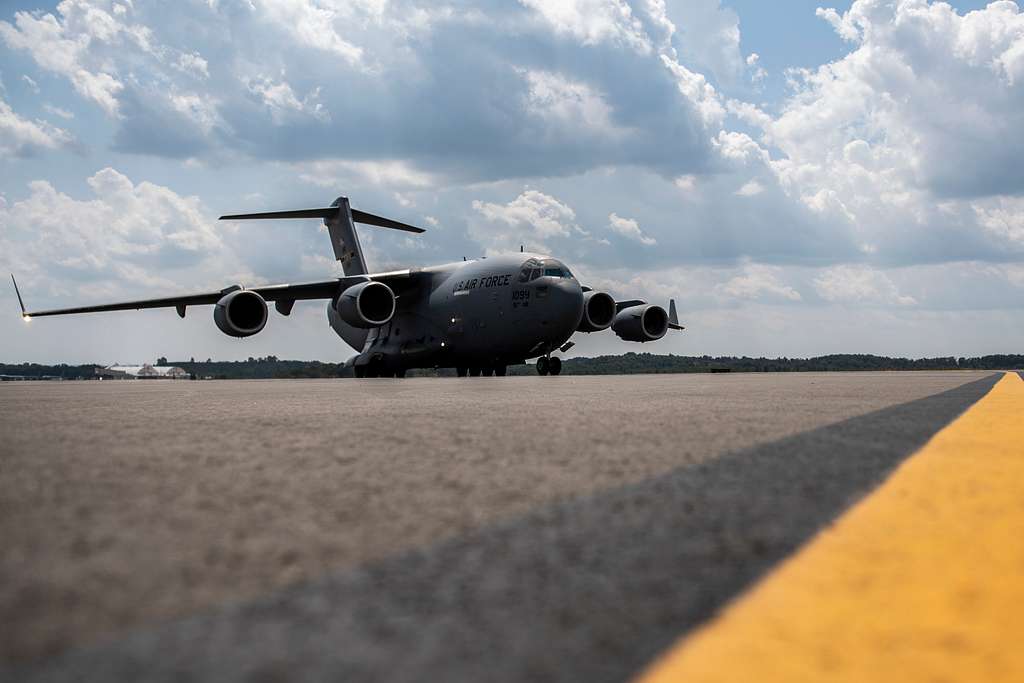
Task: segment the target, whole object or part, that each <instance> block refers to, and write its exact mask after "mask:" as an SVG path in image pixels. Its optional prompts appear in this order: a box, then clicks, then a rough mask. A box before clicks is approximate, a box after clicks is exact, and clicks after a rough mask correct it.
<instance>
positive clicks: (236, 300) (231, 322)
mask: <svg viewBox="0 0 1024 683" xmlns="http://www.w3.org/2000/svg"><path fill="white" fill-rule="evenodd" d="M213 321H214V322H215V323H217V327H218V328H220V331H221V332H223V333H224V334H227V335H230V336H232V337H251V336H252V335H254V334H256V333H257V332H259V331H260V330H262V329H263V327H264V326H265V325H266V324H267V302H266V301H264V300H263V297H262V296H260V295H259V294H257V293H256V292H250V291H248V290H245V289H236V290H235V291H233V292H230V293H228V294H225V295H224V297H223V298H221V300H220V301H218V302H217V305H216V306H215V307H214V309H213Z"/></svg>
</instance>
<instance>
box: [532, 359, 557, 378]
mask: <svg viewBox="0 0 1024 683" xmlns="http://www.w3.org/2000/svg"><path fill="white" fill-rule="evenodd" d="M561 372H562V359H561V358H558V357H557V356H541V357H540V358H538V359H537V374H538V375H558V374H560V373H561Z"/></svg>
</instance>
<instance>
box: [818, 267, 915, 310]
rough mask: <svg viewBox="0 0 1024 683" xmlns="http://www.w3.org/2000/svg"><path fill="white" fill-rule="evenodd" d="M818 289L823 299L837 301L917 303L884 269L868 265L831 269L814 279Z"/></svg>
mask: <svg viewBox="0 0 1024 683" xmlns="http://www.w3.org/2000/svg"><path fill="white" fill-rule="evenodd" d="M814 288H815V290H816V291H817V292H818V295H819V296H820V297H821V298H823V299H825V300H826V301H831V302H836V303H846V304H897V305H900V306H910V305H913V304H915V303H917V301H916V300H915V299H914V297H911V296H906V295H903V294H901V293H900V292H899V289H898V288H897V287H896V285H895V283H893V281H892V280H891V279H890V278H889V276H888V275H886V274H885V273H884V272H882V271H880V270H876V269H874V268H870V267H867V266H852V265H844V266H835V267H834V268H828V269H826V270H824V271H823V272H822V273H821V274H820V275H818V276H817V277H816V278H815V279H814Z"/></svg>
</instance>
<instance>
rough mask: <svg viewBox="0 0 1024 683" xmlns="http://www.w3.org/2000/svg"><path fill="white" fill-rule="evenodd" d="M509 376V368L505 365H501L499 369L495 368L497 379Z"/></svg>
mask: <svg viewBox="0 0 1024 683" xmlns="http://www.w3.org/2000/svg"><path fill="white" fill-rule="evenodd" d="M507 374H508V367H507V366H505V365H499V366H498V367H496V368H494V376H495V377H504V376H505V375H507Z"/></svg>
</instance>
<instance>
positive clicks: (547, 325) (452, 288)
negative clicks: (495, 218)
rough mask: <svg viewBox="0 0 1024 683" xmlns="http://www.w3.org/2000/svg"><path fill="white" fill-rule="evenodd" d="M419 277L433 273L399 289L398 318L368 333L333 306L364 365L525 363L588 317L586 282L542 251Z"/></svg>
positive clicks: (336, 321) (334, 323)
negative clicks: (423, 280)
mask: <svg viewBox="0 0 1024 683" xmlns="http://www.w3.org/2000/svg"><path fill="white" fill-rule="evenodd" d="M537 271H539V273H538V272H537ZM415 276H417V277H420V278H427V279H429V286H420V287H418V288H416V290H414V291H412V292H410V293H409V294H407V295H400V296H399V297H398V299H397V302H396V310H395V314H394V317H393V318H392V319H391V320H390V321H389V322H388V323H387V324H386V325H382V326H380V327H376V328H373V329H371V330H369V331H367V330H358V329H357V328H354V327H351V326H349V325H347V324H346V323H345V322H344V321H342V320H341V319H340V318H339V316H338V315H337V312H336V309H335V307H334V306H333V305H331V304H329V305H328V308H327V312H328V319H329V321H330V324H331V327H332V328H334V330H335V332H337V333H338V335H339V336H341V337H342V338H343V339H344V340H345V341H346V342H347V343H349V345H351V346H352V347H353V348H354V349H356V350H357V351H360V352H361V353H360V354H359V356H357V357H356V358H355V359H354V361H353V364H354V365H356V366H357V367H358V366H363V365H374V366H375V367H377V368H379V369H380V370H382V371H385V372H387V371H395V370H401V369H408V368H423V367H455V366H459V367H466V366H476V367H497V366H505V365H511V364H515V363H522V362H524V361H525V360H527V359H529V358H535V357H538V356H542V355H545V354H547V353H550V352H551V351H552V350H554V349H556V348H558V347H559V346H561V345H562V344H564V343H565V342H566V341H567V340H568V339H569V337H571V336H572V335H573V333H574V332H575V331H576V328H577V326H578V325H579V323H580V319H581V317H582V316H583V289H582V287H581V286H580V284H579V282H578V281H577V280H576V279H575V277H573V276H572V274H571V273H570V271H569V270H568V269H567V268H566V267H565V266H564V265H563V264H562V263H561V262H559V261H557V260H555V259H552V258H550V257H546V256H541V255H538V254H524V253H516V254H506V255H500V256H491V257H488V258H481V259H475V260H472V261H461V262H457V263H451V264H446V265H443V266H435V267H431V268H424V269H423V270H421V271H417V272H416V273H415Z"/></svg>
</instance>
